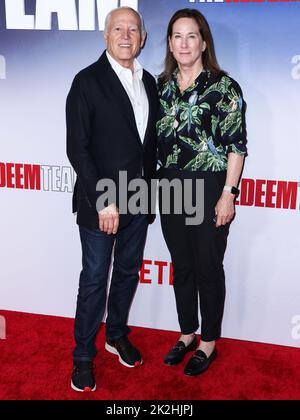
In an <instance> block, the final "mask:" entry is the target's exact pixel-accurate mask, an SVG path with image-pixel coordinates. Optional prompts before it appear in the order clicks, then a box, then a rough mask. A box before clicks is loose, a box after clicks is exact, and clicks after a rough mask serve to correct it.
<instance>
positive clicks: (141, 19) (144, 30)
mask: <svg viewBox="0 0 300 420" xmlns="http://www.w3.org/2000/svg"><path fill="white" fill-rule="evenodd" d="M117 10H130V11H131V12H133V13H134V14H136V16H137V17H138V18H139V20H140V22H141V33H142V35H143V36H145V35H146V28H145V22H144V18H143V16H142V14H141V13H140V12H138V11H137V10H135V9H133V8H132V7H129V6H122V7H117V8H115V9H113V10H111V11H110V12H109V13H108V15H107V16H106V18H105V24H104V34H106V33H107V31H108V26H109V22H110V20H111V17H112V14H113V13H114V12H116V11H117Z"/></svg>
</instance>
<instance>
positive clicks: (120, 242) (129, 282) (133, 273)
mask: <svg viewBox="0 0 300 420" xmlns="http://www.w3.org/2000/svg"><path fill="white" fill-rule="evenodd" d="M147 228H148V219H147V216H145V215H138V216H134V217H133V219H132V222H131V223H130V224H129V225H128V226H127V227H125V228H124V229H121V230H120V231H119V232H118V233H117V234H116V235H107V234H106V233H104V232H101V231H100V230H93V229H88V228H85V227H83V226H80V227H79V231H80V239H81V245H82V272H81V274H80V282H79V291H78V297H77V309H76V318H75V331H74V333H75V340H76V347H75V349H74V352H73V358H74V360H81V361H87V360H92V359H93V358H94V357H95V356H96V347H95V339H96V334H97V332H98V329H99V327H100V324H101V322H102V319H103V316H104V312H105V304H106V295H107V284H108V275H109V268H110V265H111V258H112V252H113V249H114V263H113V271H112V278H111V284H110V290H109V294H108V302H107V319H106V337H107V338H109V339H112V340H115V339H117V338H120V337H122V336H123V335H126V334H128V333H129V331H130V330H129V328H128V326H127V318H128V314H129V308H130V305H131V302H132V299H133V296H134V294H135V291H136V287H137V284H138V279H139V269H140V267H141V265H142V259H143V251H144V246H145V241H146V234H147Z"/></svg>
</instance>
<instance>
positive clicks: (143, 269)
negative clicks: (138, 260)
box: [140, 260, 152, 284]
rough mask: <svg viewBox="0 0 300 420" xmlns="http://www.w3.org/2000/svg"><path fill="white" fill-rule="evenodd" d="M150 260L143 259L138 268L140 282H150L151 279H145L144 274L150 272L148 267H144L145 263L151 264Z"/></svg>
mask: <svg viewBox="0 0 300 420" xmlns="http://www.w3.org/2000/svg"><path fill="white" fill-rule="evenodd" d="M151 264H152V261H151V260H144V261H143V263H142V267H141V269H140V283H142V284H151V283H152V280H151V279H146V278H145V275H146V274H150V269H148V268H146V265H151Z"/></svg>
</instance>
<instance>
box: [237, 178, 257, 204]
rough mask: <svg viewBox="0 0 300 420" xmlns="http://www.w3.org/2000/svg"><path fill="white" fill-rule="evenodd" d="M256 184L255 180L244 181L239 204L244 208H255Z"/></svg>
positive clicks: (245, 179)
mask: <svg viewBox="0 0 300 420" xmlns="http://www.w3.org/2000/svg"><path fill="white" fill-rule="evenodd" d="M254 192H255V182H254V179H247V178H244V179H242V182H241V196H240V201H239V203H240V204H241V205H242V206H253V203H254Z"/></svg>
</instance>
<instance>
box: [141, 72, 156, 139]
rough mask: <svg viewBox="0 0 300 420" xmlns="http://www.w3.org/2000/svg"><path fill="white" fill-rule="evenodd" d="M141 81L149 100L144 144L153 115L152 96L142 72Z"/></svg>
mask: <svg viewBox="0 0 300 420" xmlns="http://www.w3.org/2000/svg"><path fill="white" fill-rule="evenodd" d="M143 83H144V86H145V90H146V94H147V97H148V102H149V115H148V123H147V128H146V131H145V138H144V145H145V144H146V143H147V140H148V138H149V130H150V127H151V125H152V122H153V121H154V117H155V115H154V102H153V97H152V94H151V91H150V87H149V85H148V83H147V78H146V77H145V73H144V74H143Z"/></svg>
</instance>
